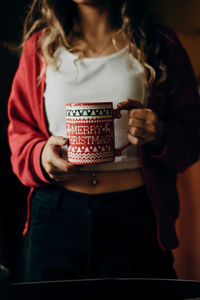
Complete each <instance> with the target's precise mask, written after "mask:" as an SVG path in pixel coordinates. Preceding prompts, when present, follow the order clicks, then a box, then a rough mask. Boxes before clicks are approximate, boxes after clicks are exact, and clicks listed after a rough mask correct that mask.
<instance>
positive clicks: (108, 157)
mask: <svg viewBox="0 0 200 300" xmlns="http://www.w3.org/2000/svg"><path fill="white" fill-rule="evenodd" d="M68 159H69V161H70V162H71V163H78V164H81V165H88V164H98V163H99V164H100V163H104V162H112V161H113V160H114V153H113V152H104V153H94V154H92V153H88V154H85V153H80V154H78V153H71V152H68Z"/></svg>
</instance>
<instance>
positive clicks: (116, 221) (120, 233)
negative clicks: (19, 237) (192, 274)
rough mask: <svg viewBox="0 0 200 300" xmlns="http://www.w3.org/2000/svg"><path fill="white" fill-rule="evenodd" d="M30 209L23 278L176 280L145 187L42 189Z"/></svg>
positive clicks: (28, 279) (39, 189) (27, 279)
mask: <svg viewBox="0 0 200 300" xmlns="http://www.w3.org/2000/svg"><path fill="white" fill-rule="evenodd" d="M30 207H31V211H30V227H29V231H28V233H27V235H26V244H25V253H24V254H25V268H24V273H23V279H22V280H23V281H44V280H62V279H79V278H97V277H141V278H142V277H155V278H156V277H157V278H176V274H175V271H174V269H173V257H172V253H171V252H170V251H167V252H163V251H162V249H161V248H160V246H159V244H158V241H157V233H156V232H157V229H156V221H155V217H154V214H153V211H152V208H151V205H150V202H149V199H148V196H147V193H146V190H145V188H144V187H139V188H136V189H132V190H128V191H122V192H114V193H107V194H98V195H89V194H83V193H77V192H73V191H69V190H66V189H63V188H60V187H56V186H50V187H45V188H37V189H35V191H34V193H33V195H32V198H31V205H30Z"/></svg>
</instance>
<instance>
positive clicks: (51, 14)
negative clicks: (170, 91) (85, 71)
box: [22, 0, 166, 83]
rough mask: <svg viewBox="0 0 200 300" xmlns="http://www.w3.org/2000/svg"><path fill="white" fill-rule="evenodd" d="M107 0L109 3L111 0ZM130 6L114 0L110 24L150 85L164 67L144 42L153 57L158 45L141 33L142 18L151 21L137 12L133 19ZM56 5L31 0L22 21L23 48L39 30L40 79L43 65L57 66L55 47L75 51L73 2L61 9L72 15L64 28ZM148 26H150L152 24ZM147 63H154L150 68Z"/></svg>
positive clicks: (76, 31)
mask: <svg viewBox="0 0 200 300" xmlns="http://www.w3.org/2000/svg"><path fill="white" fill-rule="evenodd" d="M65 1H66V0H65ZM110 1H111V2H112V0H110ZM134 2H135V3H136V2H137V1H133V3H134ZM63 3H64V0H63ZM67 3H68V4H67ZM130 3H131V2H129V5H128V4H127V1H126V0H115V4H116V6H117V5H118V9H116V15H114V16H113V18H112V19H114V25H117V26H118V28H119V30H118V33H117V34H123V36H124V37H125V39H126V42H127V44H128V45H129V53H130V55H132V56H134V57H135V58H136V59H138V61H139V62H140V63H141V65H142V66H143V68H144V70H145V72H146V74H147V77H148V78H149V83H150V82H151V83H152V82H153V81H155V80H156V75H157V72H158V73H159V74H160V75H159V76H158V80H157V81H159V82H161V81H163V80H164V79H165V78H166V67H165V65H164V64H163V62H162V61H161V60H160V61H158V60H157V61H156V59H155V58H154V59H151V57H150V51H148V49H149V45H148V43H151V44H152V45H153V48H154V54H153V55H155V56H156V55H157V54H158V53H159V44H158V43H157V41H156V40H154V41H151V40H150V39H147V35H148V34H147V32H145V29H146V28H147V27H148V26H146V27H145V26H144V25H143V24H145V22H144V21H145V18H146V19H147V20H146V23H148V22H149V23H150V22H152V21H149V20H150V18H148V17H147V16H142V14H141V11H140V14H141V17H140V19H139V20H138V18H136V19H134V16H132V15H131V13H130V6H131V5H132V6H133V5H134V4H132V3H131V4H130ZM63 5H64V4H63ZM57 6H58V4H57V2H56V0H55V1H50V0H33V2H32V4H31V6H30V8H29V11H28V13H27V16H26V19H25V22H24V32H23V42H22V45H24V43H25V42H26V40H27V39H28V38H29V37H30V36H31V35H32V34H33V33H34V32H36V31H37V30H40V29H42V33H41V35H40V39H39V41H38V43H39V47H40V48H41V50H42V51H41V53H42V54H41V55H40V56H41V59H42V60H43V61H44V62H45V64H44V68H43V70H42V72H41V74H40V78H41V76H42V74H44V72H45V70H46V67H47V65H49V66H51V67H53V68H54V69H56V68H57V67H58V59H57V58H56V56H54V54H55V51H56V49H57V48H59V47H60V46H64V47H65V48H66V49H68V50H69V51H71V52H73V51H74V50H75V49H74V47H73V46H72V44H71V40H72V37H73V35H74V34H75V35H78V34H79V31H80V28H79V27H78V22H77V18H76V13H75V10H76V7H75V3H73V2H72V0H68V1H66V4H65V9H67V10H68V15H69V16H70V10H71V9H72V8H73V13H74V17H71V20H70V22H68V25H67V26H66V24H65V21H64V18H62V17H61V16H60V15H59V13H60V11H61V10H62V9H61V8H60V10H59V8H58V7H57ZM116 6H115V7H116ZM132 11H133V10H132ZM69 18H70V17H69ZM139 23H141V24H139ZM142 25H143V26H142ZM150 25H151V27H152V26H153V23H151V24H150ZM142 27H143V28H142ZM116 36H117V35H116ZM116 36H115V37H113V40H112V42H113V46H114V47H115V48H117V46H116ZM152 45H151V46H152ZM151 48H152V47H151ZM80 57H81V55H80ZM149 61H154V65H153V64H151V63H150V62H149ZM156 71H157V72H156Z"/></svg>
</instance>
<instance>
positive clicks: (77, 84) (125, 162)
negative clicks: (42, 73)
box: [44, 46, 148, 171]
mask: <svg viewBox="0 0 200 300" xmlns="http://www.w3.org/2000/svg"><path fill="white" fill-rule="evenodd" d="M55 55H56V57H58V58H59V61H60V65H59V69H58V70H56V71H55V70H53V69H52V68H50V67H48V68H47V71H46V88H45V92H44V105H45V111H46V117H47V121H48V126H49V131H50V133H51V134H53V135H57V136H66V135H67V133H66V124H65V104H66V103H79V102H80V103H82V102H113V107H114V108H116V107H117V104H118V103H119V102H121V101H122V100H123V99H126V98H129V99H134V100H137V101H140V102H141V103H142V104H144V105H145V106H146V104H147V103H146V102H147V98H148V90H147V88H146V85H145V73H144V70H143V68H142V66H141V64H140V63H139V62H138V60H136V59H135V58H133V57H131V56H130V55H129V53H128V46H126V47H125V48H123V49H122V50H121V51H119V52H116V53H114V54H111V55H108V56H104V57H98V58H83V59H78V57H77V56H76V55H74V54H72V53H70V52H69V51H67V50H66V49H65V48H64V47H60V48H59V49H58V50H57V51H56V53H55ZM121 115H122V117H121V119H117V120H115V121H114V122H115V123H114V124H115V146H116V148H119V147H121V146H122V145H124V144H126V143H127V142H128V139H127V132H128V112H127V111H122V112H121ZM138 167H140V163H139V160H138V148H137V146H134V145H131V146H129V147H128V148H126V149H125V150H124V151H123V152H122V155H121V156H120V157H116V158H115V161H114V162H112V163H105V164H96V165H90V166H84V167H83V168H82V169H81V170H83V171H84V170H91V171H114V170H125V169H134V168H138Z"/></svg>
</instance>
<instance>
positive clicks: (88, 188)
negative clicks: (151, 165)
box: [58, 168, 144, 194]
mask: <svg viewBox="0 0 200 300" xmlns="http://www.w3.org/2000/svg"><path fill="white" fill-rule="evenodd" d="M58 184H59V185H60V186H62V187H64V188H66V189H68V190H71V191H76V192H80V193H87V194H101V193H109V192H117V191H123V190H129V189H133V188H137V187H139V186H142V185H144V179H143V176H142V172H141V169H140V168H137V169H133V170H123V171H106V172H105V171H104V172H103V171H101V172H84V171H80V172H78V173H76V175H75V176H74V177H73V178H71V179H70V180H68V181H63V182H59V183H58Z"/></svg>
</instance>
